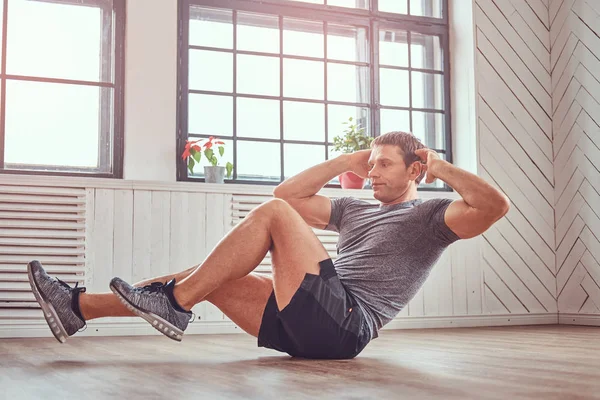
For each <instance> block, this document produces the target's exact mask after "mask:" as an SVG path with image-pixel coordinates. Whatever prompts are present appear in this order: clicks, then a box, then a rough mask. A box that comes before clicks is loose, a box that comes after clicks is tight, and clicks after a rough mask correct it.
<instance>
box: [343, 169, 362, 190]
mask: <svg viewBox="0 0 600 400" xmlns="http://www.w3.org/2000/svg"><path fill="white" fill-rule="evenodd" d="M339 179H340V185H342V189H362V188H363V186H365V180H364V179H363V178H361V177H360V176H358V175H356V174H355V173H354V172H349V171H348V172H344V173H343V174H341V175H340V176H339Z"/></svg>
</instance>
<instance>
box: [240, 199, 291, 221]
mask: <svg viewBox="0 0 600 400" xmlns="http://www.w3.org/2000/svg"><path fill="white" fill-rule="evenodd" d="M291 211H294V209H293V208H292V206H290V205H289V204H288V203H287V202H286V201H285V200H281V199H276V198H275V199H271V200H268V201H266V202H264V203H263V204H261V205H259V206H258V207H256V208H255V209H253V210H252V211H250V213H248V216H249V217H250V216H254V217H261V218H273V217H278V216H281V215H283V214H285V213H288V212H291Z"/></svg>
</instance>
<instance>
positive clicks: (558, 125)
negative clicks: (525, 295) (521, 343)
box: [549, 0, 600, 315]
mask: <svg viewBox="0 0 600 400" xmlns="http://www.w3.org/2000/svg"><path fill="white" fill-rule="evenodd" d="M549 21H550V45H551V54H550V67H551V72H552V82H551V90H552V109H551V115H552V125H553V131H554V143H553V144H554V145H553V156H554V171H555V177H556V185H555V199H556V205H555V208H556V221H557V224H556V244H557V251H556V265H557V279H556V281H557V290H558V309H559V312H560V313H561V314H582V315H589V314H600V311H599V309H600V288H599V284H600V265H599V262H600V241H599V239H600V211H599V210H600V194H598V193H599V192H600V172H599V171H598V169H599V168H600V149H599V148H600V38H599V37H598V36H599V35H600V2H598V1H596V0H585V1H584V0H551V1H550V5H549Z"/></svg>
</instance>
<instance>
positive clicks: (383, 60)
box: [379, 30, 408, 67]
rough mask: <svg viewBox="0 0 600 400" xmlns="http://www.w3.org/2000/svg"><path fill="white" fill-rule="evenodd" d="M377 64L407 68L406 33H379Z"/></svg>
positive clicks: (381, 31) (386, 31)
mask: <svg viewBox="0 0 600 400" xmlns="http://www.w3.org/2000/svg"><path fill="white" fill-rule="evenodd" d="M379 64H380V65H391V66H395V67H408V35H407V33H406V31H392V30H380V31H379Z"/></svg>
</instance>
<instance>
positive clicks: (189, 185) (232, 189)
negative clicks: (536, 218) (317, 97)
mask: <svg viewBox="0 0 600 400" xmlns="http://www.w3.org/2000/svg"><path fill="white" fill-rule="evenodd" d="M0 185H19V186H46V187H78V188H96V189H121V190H152V191H173V192H201V193H202V192H203V193H221V194H251V195H263V196H271V195H272V194H273V189H274V188H275V186H271V185H244V184H239V183H231V184H214V183H199V182H172V183H171V182H161V181H134V180H118V179H107V178H82V177H71V176H39V175H16V174H0ZM319 193H320V194H322V195H324V196H328V197H342V196H352V197H357V198H363V199H368V198H372V193H373V192H372V191H371V190H370V189H341V188H324V189H322V190H321V191H320V192H319ZM419 196H420V197H422V198H424V199H431V198H439V197H442V198H448V199H458V198H460V195H459V194H458V193H456V192H446V191H419Z"/></svg>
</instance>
